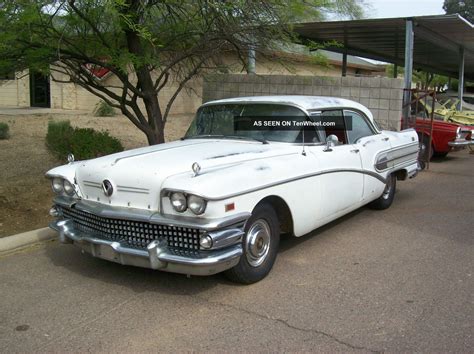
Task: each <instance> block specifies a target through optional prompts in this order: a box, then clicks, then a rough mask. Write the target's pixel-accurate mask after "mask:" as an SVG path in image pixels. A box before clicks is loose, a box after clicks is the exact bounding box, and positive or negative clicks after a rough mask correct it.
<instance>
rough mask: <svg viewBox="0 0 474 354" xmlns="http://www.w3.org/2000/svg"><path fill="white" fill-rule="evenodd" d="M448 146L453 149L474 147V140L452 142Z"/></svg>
mask: <svg viewBox="0 0 474 354" xmlns="http://www.w3.org/2000/svg"><path fill="white" fill-rule="evenodd" d="M448 145H449V146H451V147H453V148H462V147H465V146H470V145H474V140H466V139H456V140H454V141H450V142H449V143H448Z"/></svg>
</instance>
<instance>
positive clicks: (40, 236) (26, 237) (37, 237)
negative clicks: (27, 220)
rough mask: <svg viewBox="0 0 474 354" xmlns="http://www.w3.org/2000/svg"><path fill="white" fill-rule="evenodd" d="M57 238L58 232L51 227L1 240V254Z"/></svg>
mask: <svg viewBox="0 0 474 354" xmlns="http://www.w3.org/2000/svg"><path fill="white" fill-rule="evenodd" d="M56 236H57V232H56V231H54V230H51V229H50V228H49V227H45V228H43V229H38V230H33V231H28V232H24V233H22V234H17V235H13V236H7V237H3V238H0V253H7V252H11V251H15V250H17V249H20V248H22V247H25V246H28V245H32V244H35V243H38V242H42V241H48V240H51V239H53V238H55V237H56Z"/></svg>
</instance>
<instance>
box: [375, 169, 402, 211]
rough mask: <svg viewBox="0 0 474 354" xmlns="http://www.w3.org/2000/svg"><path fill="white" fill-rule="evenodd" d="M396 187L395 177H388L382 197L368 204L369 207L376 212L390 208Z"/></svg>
mask: <svg viewBox="0 0 474 354" xmlns="http://www.w3.org/2000/svg"><path fill="white" fill-rule="evenodd" d="M396 187H397V177H396V176H395V175H388V176H387V181H386V182H385V188H384V190H383V193H382V195H381V196H380V197H379V198H378V199H375V200H374V201H373V202H372V203H370V204H369V207H370V208H372V209H376V210H384V209H387V208H389V207H390V205H392V202H393V198H394V197H395V190H396Z"/></svg>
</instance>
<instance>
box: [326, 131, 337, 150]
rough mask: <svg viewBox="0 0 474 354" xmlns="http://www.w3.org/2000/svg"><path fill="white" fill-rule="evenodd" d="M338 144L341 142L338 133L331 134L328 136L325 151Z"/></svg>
mask: <svg viewBox="0 0 474 354" xmlns="http://www.w3.org/2000/svg"><path fill="white" fill-rule="evenodd" d="M337 144H339V139H338V138H337V136H336V135H334V134H331V135H329V136H328V137H327V138H326V148H325V149H324V150H323V151H325V152H327V151H332V148H333V147H334V146H336V145H337Z"/></svg>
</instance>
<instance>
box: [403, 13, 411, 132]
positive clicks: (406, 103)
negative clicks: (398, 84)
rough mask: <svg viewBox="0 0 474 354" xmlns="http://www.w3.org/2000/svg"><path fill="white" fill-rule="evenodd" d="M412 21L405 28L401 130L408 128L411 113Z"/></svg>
mask: <svg viewBox="0 0 474 354" xmlns="http://www.w3.org/2000/svg"><path fill="white" fill-rule="evenodd" d="M413 42H414V33H413V20H407V21H406V28H405V90H404V91H403V129H406V128H409V126H410V124H409V121H408V120H409V118H410V111H411V105H410V102H411V80H412V76H413Z"/></svg>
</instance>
